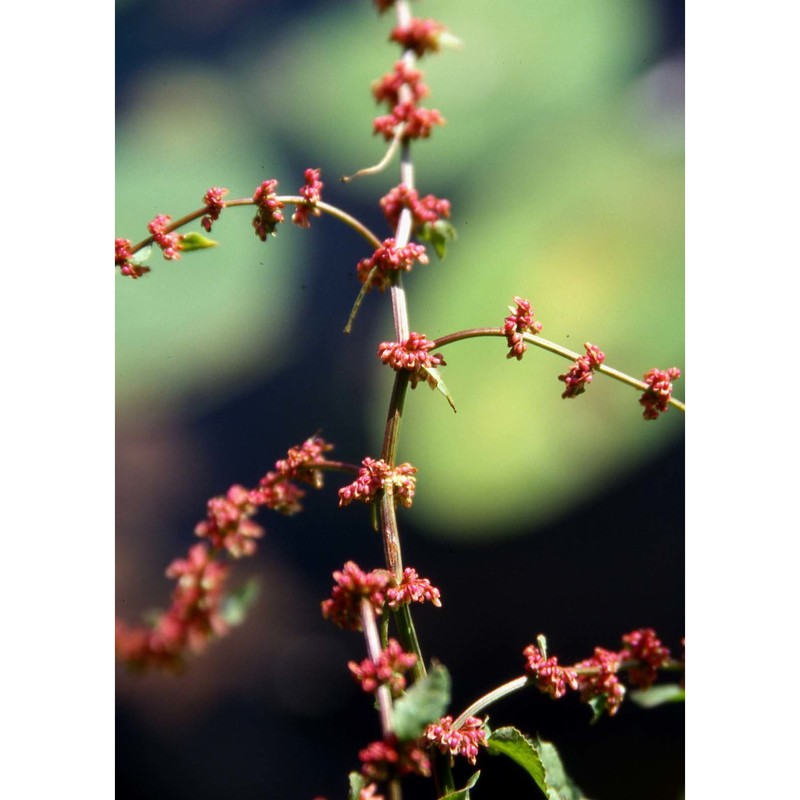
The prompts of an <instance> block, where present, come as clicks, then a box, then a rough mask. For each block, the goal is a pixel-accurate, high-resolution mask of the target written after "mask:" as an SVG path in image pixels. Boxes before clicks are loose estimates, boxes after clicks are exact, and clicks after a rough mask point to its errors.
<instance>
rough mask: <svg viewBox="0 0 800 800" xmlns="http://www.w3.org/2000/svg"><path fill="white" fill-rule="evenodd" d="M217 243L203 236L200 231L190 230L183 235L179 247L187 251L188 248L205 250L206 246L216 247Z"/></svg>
mask: <svg viewBox="0 0 800 800" xmlns="http://www.w3.org/2000/svg"><path fill="white" fill-rule="evenodd" d="M217 244H218V242H215V241H214V240H213V239H209V238H208V237H207V236H203V234H202V233H197V232H196V231H192V232H191V233H185V234H184V235H183V238H182V239H181V244H180V249H181V250H183V251H184V252H187V253H188V252H189V251H190V250H205V249H206V248H207V247H216V246H217Z"/></svg>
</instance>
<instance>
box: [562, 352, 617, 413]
mask: <svg viewBox="0 0 800 800" xmlns="http://www.w3.org/2000/svg"><path fill="white" fill-rule="evenodd" d="M583 346H584V347H585V348H586V355H585V356H581V357H580V358H578V359H576V361H575V363H574V364H573V365H572V366H571V367H570V368H569V371H568V372H565V373H564V374H563V375H559V376H558V379H559V380H560V381H563V382H564V383H565V384H566V385H567V388H566V389H564V391H563V393H562V395H561V397H562V399H566V398H568V397H577V396H578V395H579V394H583V393H584V392H585V391H586V386H587V385H588V384H590V383H591V382H592V378H593V377H594V372H593V370H594V368H595V367H598V366H600V364H602V363H603V361H604V360H605V357H606V354H605V353H604V352H603V351H602V350H600V348H598V347H596V346H595V345H593V344H590V343H589V342H586V343H585V344H584V345H583Z"/></svg>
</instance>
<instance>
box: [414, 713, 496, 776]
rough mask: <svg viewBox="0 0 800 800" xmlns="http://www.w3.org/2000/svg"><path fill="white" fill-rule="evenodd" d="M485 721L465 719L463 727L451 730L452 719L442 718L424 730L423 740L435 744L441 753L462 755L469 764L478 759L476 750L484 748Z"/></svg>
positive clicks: (476, 718) (472, 718)
mask: <svg viewBox="0 0 800 800" xmlns="http://www.w3.org/2000/svg"><path fill="white" fill-rule="evenodd" d="M485 724H486V721H485V720H482V719H480V718H479V717H467V719H466V720H465V721H464V723H463V725H462V726H461V727H460V728H458V729H457V730H453V727H452V726H453V718H452V717H450V716H447V717H442V718H441V719H440V720H439V721H438V722H433V723H431V724H430V725H428V727H427V728H426V729H425V738H426V739H428V740H429V741H431V742H433V743H434V744H436V745H437V746H438V747H439V749H440V750H441V751H442V752H443V753H448V752H449V753H450V755H451V756H459V755H463V756H464V757H465V758H466V759H467V761H469V763H470V764H475V761H476V760H477V758H478V748H479V747H481V746H483V747H485V746H486V733H485V731H484V730H483V726H484V725H485Z"/></svg>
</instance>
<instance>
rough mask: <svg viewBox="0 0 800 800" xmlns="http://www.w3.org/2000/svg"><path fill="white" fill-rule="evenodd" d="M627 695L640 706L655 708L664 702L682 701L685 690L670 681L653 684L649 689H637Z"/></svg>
mask: <svg viewBox="0 0 800 800" xmlns="http://www.w3.org/2000/svg"><path fill="white" fill-rule="evenodd" d="M628 696H629V697H630V699H631V700H633V702H634V703H636V705H638V706H641V707H642V708H655V707H656V706H660V705H663V704H664V703H683V702H684V701H685V700H686V690H685V689H682V688H681V687H680V686H678V684H676V683H670V684H664V685H663V686H653V687H652V688H650V689H639V690H637V691H634V692H631V693H630V694H629V695H628Z"/></svg>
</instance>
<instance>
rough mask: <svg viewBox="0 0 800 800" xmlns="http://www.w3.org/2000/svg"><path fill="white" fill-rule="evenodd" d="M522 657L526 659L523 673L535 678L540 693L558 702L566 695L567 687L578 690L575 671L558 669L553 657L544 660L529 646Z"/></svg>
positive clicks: (567, 668)
mask: <svg viewBox="0 0 800 800" xmlns="http://www.w3.org/2000/svg"><path fill="white" fill-rule="evenodd" d="M522 655H524V656H525V658H526V659H527V661H526V664H525V673H526V674H527V675H529V676H530V677H532V678H535V680H536V684H537V686H538V687H539V689H540V691H542V692H544V693H545V694H549V695H550V696H551V697H552V698H553V699H555V700H558V698H559V697H563V696H564V695H565V694H566V693H567V686H569V687H571V688H572V689H577V688H578V676H577V675H576V674H575V670H573V669H570V668H569V667H559V666H558V659H557V658H556V657H555V656H550V658H547V659H546V658H545V657H544V656H543V655H542V652H541V650H539V648H538V647H537V646H536V645H534V644H529V645H528V646H527V647H526V648H525V649H524V650H523V651H522Z"/></svg>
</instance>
